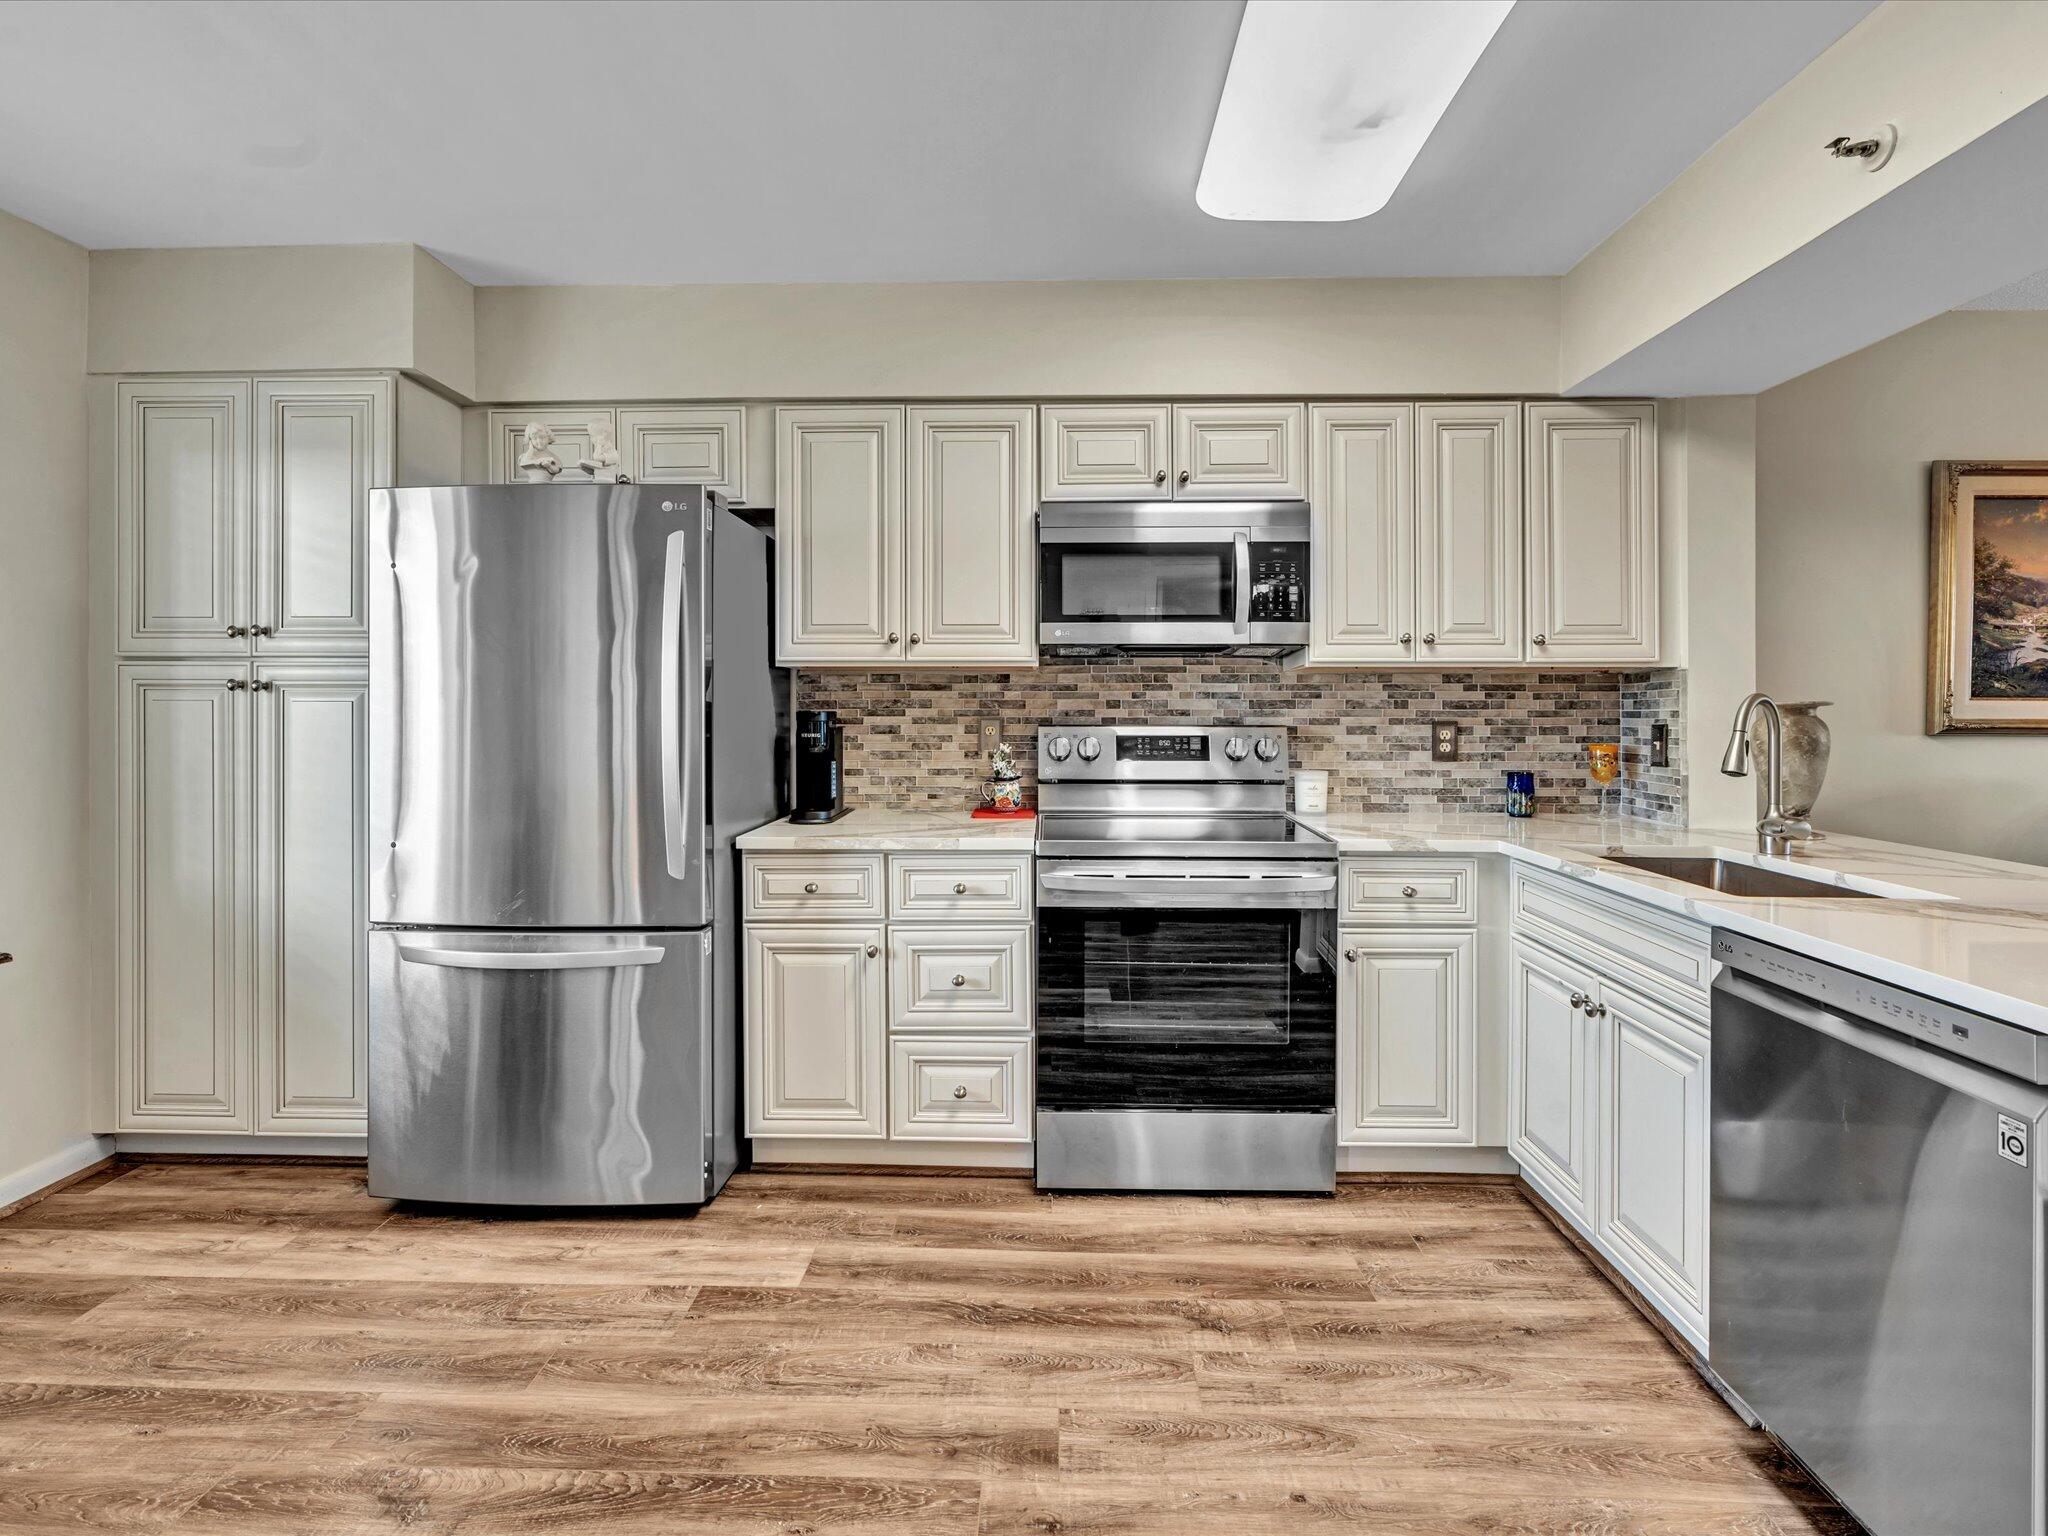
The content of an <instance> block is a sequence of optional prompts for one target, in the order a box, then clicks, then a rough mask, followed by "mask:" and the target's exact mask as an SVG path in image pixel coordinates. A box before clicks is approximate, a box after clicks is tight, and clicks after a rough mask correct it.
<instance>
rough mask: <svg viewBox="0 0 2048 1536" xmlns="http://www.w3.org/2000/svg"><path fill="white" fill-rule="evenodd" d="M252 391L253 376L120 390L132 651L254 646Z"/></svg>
mask: <svg viewBox="0 0 2048 1536" xmlns="http://www.w3.org/2000/svg"><path fill="white" fill-rule="evenodd" d="M249 397H250V385H249V381H248V380H246V379H147V380H135V381H130V382H127V383H123V384H122V385H121V386H120V388H119V390H118V391H117V398H118V402H119V404H118V409H119V413H120V415H119V421H118V423H117V425H116V428H115V436H116V450H115V453H116V461H117V470H116V473H117V474H118V476H119V483H118V487H117V490H116V493H115V496H116V502H117V514H116V516H117V522H118V525H119V531H118V538H119V545H120V551H119V556H118V563H119V578H118V586H119V596H118V601H119V603H120V609H121V616H120V633H119V639H118V644H119V648H120V650H121V651H123V652H124V653H127V654H129V655H137V656H147V655H170V654H182V655H188V656H190V655H202V656H203V655H224V656H227V655H232V656H245V655H247V654H248V651H249V641H248V638H247V637H248V629H249V624H250V617H249V603H250V598H249V542H248V531H249Z"/></svg>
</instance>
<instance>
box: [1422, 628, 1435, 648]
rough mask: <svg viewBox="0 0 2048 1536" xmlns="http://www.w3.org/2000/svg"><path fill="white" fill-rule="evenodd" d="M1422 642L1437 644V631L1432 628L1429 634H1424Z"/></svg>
mask: <svg viewBox="0 0 2048 1536" xmlns="http://www.w3.org/2000/svg"><path fill="white" fill-rule="evenodd" d="M1422 643H1423V644H1424V645H1435V644H1436V631H1435V630H1433V629H1432V630H1431V631H1430V632H1429V633H1428V634H1426V635H1424V636H1423V637H1422Z"/></svg>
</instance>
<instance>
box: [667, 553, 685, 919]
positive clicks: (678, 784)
mask: <svg viewBox="0 0 2048 1536" xmlns="http://www.w3.org/2000/svg"><path fill="white" fill-rule="evenodd" d="M688 540H689V534H688V533H687V532H686V531H685V530H683V529H680V528H679V529H677V530H676V531H675V532H674V533H672V534H670V535H669V536H668V558H667V560H666V562H665V563H664V566H663V570H662V578H661V829H662V842H663V844H664V846H665V848H666V850H667V853H668V872H669V875H670V877H671V878H672V879H676V880H680V879H682V878H683V876H684V875H685V874H686V873H687V872H688V869H689V851H690V850H689V833H688V832H687V830H686V829H685V828H684V826H683V723H682V719H681V715H682V707H683V636H684V624H683V620H684V618H685V612H684V608H685V604H686V602H687V598H686V596H685V593H684V580H683V579H684V577H685V575H686V574H687V572H686V570H685V564H684V561H685V554H686V551H687V549H688Z"/></svg>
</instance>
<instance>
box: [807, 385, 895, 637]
mask: <svg viewBox="0 0 2048 1536" xmlns="http://www.w3.org/2000/svg"><path fill="white" fill-rule="evenodd" d="M775 424H776V454H775V484H776V496H775V502H776V507H775V559H776V566H777V576H778V584H777V585H778V592H777V599H776V610H777V611H776V643H775V649H776V655H777V659H778V660H779V661H780V662H782V664H784V665H785V666H793V665H800V664H802V663H806V662H866V661H900V660H901V659H902V657H903V651H904V647H903V634H904V630H903V428H904V421H903V407H902V406H900V405H824V406H817V405H810V406H785V407H784V408H782V409H781V410H779V411H777V412H776V413H775Z"/></svg>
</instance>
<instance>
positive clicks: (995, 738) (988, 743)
mask: <svg viewBox="0 0 2048 1536" xmlns="http://www.w3.org/2000/svg"><path fill="white" fill-rule="evenodd" d="M975 739H976V740H978V741H979V742H980V743H981V755H982V756H983V757H987V756H988V755H989V753H991V752H993V751H995V749H996V746H997V744H998V743H999V742H1001V741H1002V739H1003V722H1002V721H1001V720H984V721H982V722H981V725H980V728H979V729H978V730H977V731H976V733H975Z"/></svg>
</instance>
